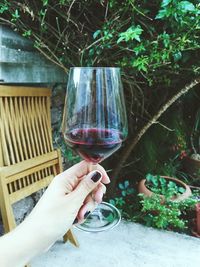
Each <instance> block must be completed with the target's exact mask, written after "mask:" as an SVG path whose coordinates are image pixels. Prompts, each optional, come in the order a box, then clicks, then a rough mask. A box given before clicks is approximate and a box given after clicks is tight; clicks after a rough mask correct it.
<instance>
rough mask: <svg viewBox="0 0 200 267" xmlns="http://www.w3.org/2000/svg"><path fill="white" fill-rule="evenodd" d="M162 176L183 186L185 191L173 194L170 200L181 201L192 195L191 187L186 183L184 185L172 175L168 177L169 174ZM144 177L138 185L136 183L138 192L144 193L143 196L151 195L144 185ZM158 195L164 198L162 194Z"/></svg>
mask: <svg viewBox="0 0 200 267" xmlns="http://www.w3.org/2000/svg"><path fill="white" fill-rule="evenodd" d="M161 177H162V178H165V179H167V180H170V181H173V182H175V183H176V184H178V185H180V186H181V187H183V188H185V192H184V193H182V194H181V195H178V196H174V197H173V198H172V199H171V200H173V201H182V200H184V199H187V198H188V197H190V196H191V195H192V192H191V189H190V187H189V186H188V185H186V184H185V183H184V182H182V181H180V180H178V179H176V178H173V177H169V176H161ZM145 183H146V179H143V180H141V181H140V182H139V185H138V191H139V193H142V194H144V195H145V196H148V197H150V196H152V195H153V194H155V193H153V192H152V191H151V190H149V189H148V188H147V187H146V184H145ZM160 197H161V198H162V199H163V200H164V196H162V195H160Z"/></svg>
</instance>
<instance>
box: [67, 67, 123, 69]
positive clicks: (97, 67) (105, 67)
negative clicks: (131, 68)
mask: <svg viewBox="0 0 200 267" xmlns="http://www.w3.org/2000/svg"><path fill="white" fill-rule="evenodd" d="M70 69H120V68H119V67H70Z"/></svg>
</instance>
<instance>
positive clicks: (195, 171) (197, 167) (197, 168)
mask: <svg viewBox="0 0 200 267" xmlns="http://www.w3.org/2000/svg"><path fill="white" fill-rule="evenodd" d="M183 164H184V170H185V172H186V173H188V174H189V175H190V176H192V177H193V178H194V179H199V178H200V160H197V159H193V158H191V157H189V156H187V157H186V158H185V159H184V163H183Z"/></svg>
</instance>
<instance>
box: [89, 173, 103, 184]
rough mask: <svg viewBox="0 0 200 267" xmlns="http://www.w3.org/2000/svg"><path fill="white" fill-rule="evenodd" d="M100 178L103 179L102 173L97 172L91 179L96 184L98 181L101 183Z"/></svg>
mask: <svg viewBox="0 0 200 267" xmlns="http://www.w3.org/2000/svg"><path fill="white" fill-rule="evenodd" d="M100 178H101V173H100V172H97V171H96V172H95V173H94V174H93V175H92V177H91V179H92V181H93V182H95V183H96V182H97V181H99V179H100Z"/></svg>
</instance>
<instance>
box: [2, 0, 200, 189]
mask: <svg viewBox="0 0 200 267" xmlns="http://www.w3.org/2000/svg"><path fill="white" fill-rule="evenodd" d="M0 13H1V17H0V21H1V23H3V24H6V25H9V26H11V27H12V28H13V29H14V30H16V31H19V32H20V33H21V34H22V35H23V36H25V37H27V38H30V39H32V40H33V42H34V45H35V47H36V48H37V49H38V50H39V51H40V52H41V53H42V54H44V55H45V56H46V57H47V58H49V59H50V60H51V61H53V62H54V63H55V64H58V65H59V66H60V67H61V68H63V69H65V70H66V71H68V69H69V68H70V67H71V66H117V67H121V69H122V78H123V83H124V89H125V96H126V104H127V112H128V119H129V138H128V140H127V141H126V142H125V144H124V146H123V148H122V150H120V151H119V152H118V153H116V154H114V155H113V156H112V157H111V158H110V159H109V160H108V161H107V162H105V163H104V164H105V166H106V168H107V169H109V170H114V169H115V168H116V162H118V161H119V160H120V157H121V155H122V152H123V151H125V150H126V149H127V147H128V146H129V144H130V142H131V140H132V139H133V138H134V136H136V135H137V133H138V132H139V130H140V129H141V128H142V127H143V126H144V125H145V124H146V123H148V122H149V121H150V120H151V118H152V116H153V115H154V114H156V113H157V112H158V111H159V110H160V108H162V106H163V105H164V104H165V103H166V102H167V101H168V99H169V98H170V97H172V96H173V95H175V94H176V93H177V92H178V91H180V89H181V88H182V87H184V86H185V84H186V83H190V82H191V81H192V80H193V79H194V78H195V77H198V76H199V73H200V61H199V55H200V31H199V30H200V3H199V1H198V0H190V1H180V0H162V1H160V0H155V1H148V0H143V1H141V0H135V1H131V0H126V1H119V0H111V1H106V0H104V1H103V0H102V1H97V0H94V1H87V0H79V1H78V0H73V1H69V0H57V1H52V0H40V1H34V0H33V1H29V0H23V1H7V0H1V2H0ZM199 99H200V93H199V86H198V85H197V86H196V87H195V88H194V90H192V91H191V92H189V93H188V94H187V95H185V96H184V97H182V98H181V99H180V100H179V101H177V102H176V103H175V104H174V105H173V107H171V108H170V109H168V111H167V112H165V114H164V115H163V116H162V118H161V119H160V120H159V121H157V122H156V123H154V124H153V126H152V127H151V128H150V130H149V131H148V132H147V133H146V134H145V135H144V136H143V139H142V141H141V142H140V143H139V144H138V145H137V146H136V148H135V149H134V150H133V151H132V152H131V154H130V155H129V158H128V159H127V161H126V162H125V164H124V166H123V168H122V170H121V173H120V175H119V176H118V178H115V179H113V181H114V182H113V183H114V184H115V185H116V182H119V181H121V180H125V179H127V178H128V179H130V181H131V183H134V182H135V181H137V179H140V178H141V177H143V176H144V175H145V173H146V172H156V173H162V174H165V175H166V174H169V173H170V174H175V175H181V166H180V165H181V163H180V155H181V153H182V152H183V151H185V150H186V151H189V149H190V144H189V135H190V129H191V128H192V125H193V118H194V114H195V112H196V109H197V108H198V107H199ZM133 178H134V179H133ZM115 188H116V187H114V186H113V187H112V192H111V193H112V194H113V193H114V191H115Z"/></svg>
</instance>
